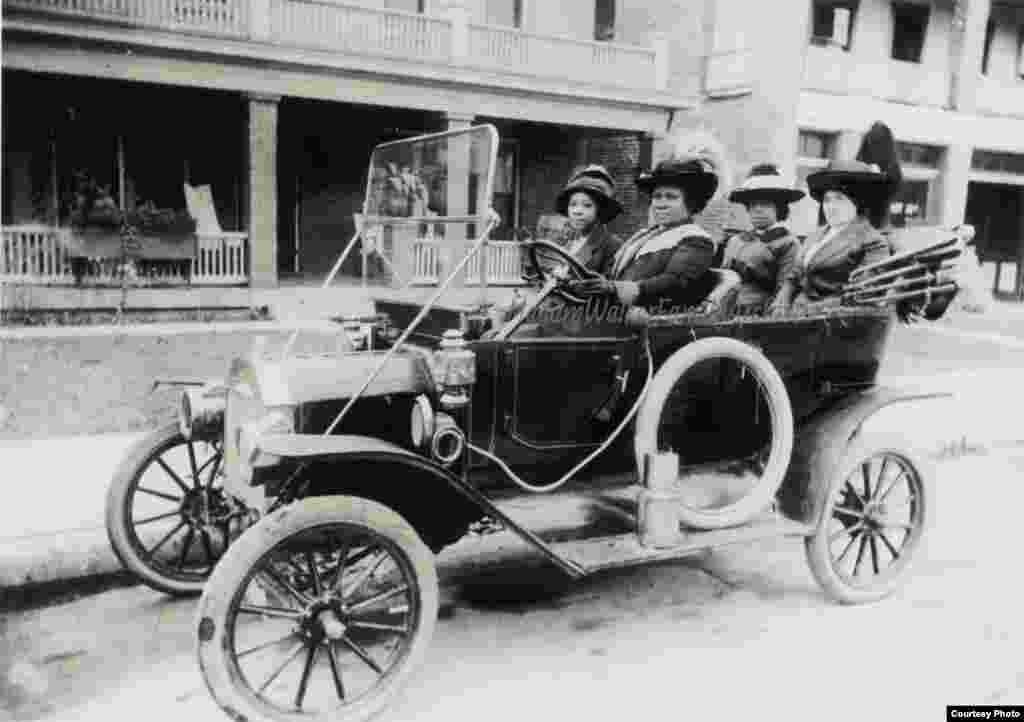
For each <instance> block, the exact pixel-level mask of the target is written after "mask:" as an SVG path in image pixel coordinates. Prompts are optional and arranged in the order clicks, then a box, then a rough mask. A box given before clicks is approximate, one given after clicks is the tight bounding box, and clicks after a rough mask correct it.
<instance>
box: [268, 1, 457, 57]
mask: <svg viewBox="0 0 1024 722" xmlns="http://www.w3.org/2000/svg"><path fill="white" fill-rule="evenodd" d="M278 8H279V15H278V22H276V23H274V25H273V31H272V33H273V38H274V40H276V41H277V42H279V43H282V44H287V45H291V44H294V45H302V46H306V47H315V48H323V49H327V50H337V51H340V52H344V53H362V54H370V55H377V54H384V55H395V56H399V57H403V58H410V59H419V60H431V61H441V62H447V61H448V60H450V58H451V23H450V22H449V21H447V20H446V19H444V18H436V17H430V16H428V15H418V14H416V13H403V12H398V11H395V10H387V11H385V10H375V9H372V8H366V7H357V6H354V5H341V4H338V3H335V2H330V0H284V1H283V2H280V3H279V4H278Z"/></svg>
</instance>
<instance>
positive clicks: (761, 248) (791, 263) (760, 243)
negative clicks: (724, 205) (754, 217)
mask: <svg viewBox="0 0 1024 722" xmlns="http://www.w3.org/2000/svg"><path fill="white" fill-rule="evenodd" d="M799 250H800V243H799V241H797V239H796V236H794V235H793V234H792V233H790V232H789V229H788V228H786V227H785V226H781V225H774V226H772V227H771V228H768V229H766V230H765V231H763V232H759V231H753V230H751V231H743V232H741V233H737V234H736V235H735V236H733V237H732V238H730V239H729V240H728V242H727V243H726V245H725V253H724V255H723V258H722V268H728V269H730V270H733V271H736V272H737V273H739V274H740V278H742V279H743V283H742V285H741V286H740V291H739V295H738V296H737V299H736V302H737V304H738V305H739V306H740V307H741V308H756V307H763V306H764V305H766V304H767V303H768V302H769V301H770V300H771V299H772V297H773V296H775V294H776V293H778V291H779V289H780V288H781V287H782V284H783V283H784V282H785V280H786V279H787V278H790V277H791V276H792V275H793V271H794V270H795V268H796V264H797V257H798V254H799Z"/></svg>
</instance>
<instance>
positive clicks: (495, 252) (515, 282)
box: [466, 241, 523, 286]
mask: <svg viewBox="0 0 1024 722" xmlns="http://www.w3.org/2000/svg"><path fill="white" fill-rule="evenodd" d="M520 249H521V245H520V244H519V243H518V242H516V241H488V242H487V246H486V247H485V248H484V253H478V254H477V255H475V256H474V257H473V258H471V259H469V263H467V264H466V285H467V286H476V285H479V283H480V262H481V259H486V263H487V266H486V269H487V283H488V284H490V285H494V286H520V285H522V284H523V268H522V256H521V255H520Z"/></svg>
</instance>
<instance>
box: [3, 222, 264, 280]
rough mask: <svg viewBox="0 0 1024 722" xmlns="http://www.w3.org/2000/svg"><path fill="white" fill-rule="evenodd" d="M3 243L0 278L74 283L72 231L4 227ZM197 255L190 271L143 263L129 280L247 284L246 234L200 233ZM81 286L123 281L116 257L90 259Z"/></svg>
mask: <svg viewBox="0 0 1024 722" xmlns="http://www.w3.org/2000/svg"><path fill="white" fill-rule="evenodd" d="M2 231H3V232H2V238H3V240H2V243H0V282H6V283H19V284H28V285H41V286H50V285H72V284H74V283H75V276H74V273H73V271H72V267H71V257H70V255H69V254H68V251H67V245H66V244H65V243H64V242H63V241H62V239H61V235H62V234H65V233H68V232H69V231H68V229H65V228H54V227H53V226H44V225H18V226H4V227H3V229H2ZM197 241H198V244H197V245H198V248H197V254H196V257H195V258H193V259H192V262H191V268H190V271H191V272H190V274H187V275H186V274H185V273H184V272H183V271H182V269H180V268H176V267H174V265H173V264H155V263H146V262H145V261H141V262H140V263H139V266H140V267H142V268H143V269H144V275H142V276H137V277H135V276H131V277H129V278H128V279H127V280H128V282H129V283H130V284H131V285H133V286H147V285H187V284H189V283H191V284H192V285H202V286H233V285H240V284H245V283H248V281H249V272H248V268H249V258H248V235H247V234H245V233H231V232H223V233H215V234H198V236H197ZM80 281H81V283H82V284H83V285H89V286H108V285H109V286H116V285H120V283H121V281H122V279H121V270H120V261H119V260H118V259H109V258H107V259H93V260H87V261H86V262H85V265H84V269H83V270H82V277H81V279H80Z"/></svg>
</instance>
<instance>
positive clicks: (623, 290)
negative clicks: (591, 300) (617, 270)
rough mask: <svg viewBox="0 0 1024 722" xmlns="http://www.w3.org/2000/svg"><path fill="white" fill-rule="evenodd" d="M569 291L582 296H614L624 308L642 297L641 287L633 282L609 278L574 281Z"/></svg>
mask: <svg viewBox="0 0 1024 722" xmlns="http://www.w3.org/2000/svg"><path fill="white" fill-rule="evenodd" d="M569 290H571V291H572V292H573V293H575V294H577V295H580V296H603V295H609V296H611V295H614V296H616V297H617V298H618V299H619V302H620V303H622V304H623V305H624V306H631V305H632V304H633V302H634V301H636V298H637V296H639V295H640V286H639V284H637V283H634V282H633V281H609V280H608V279H607V278H588V279H587V280H585V281H573V282H572V283H570V284H569Z"/></svg>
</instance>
